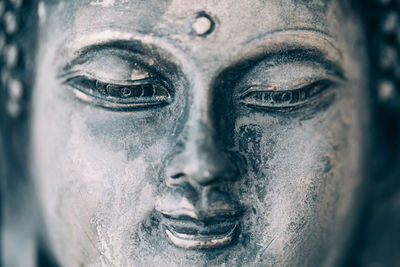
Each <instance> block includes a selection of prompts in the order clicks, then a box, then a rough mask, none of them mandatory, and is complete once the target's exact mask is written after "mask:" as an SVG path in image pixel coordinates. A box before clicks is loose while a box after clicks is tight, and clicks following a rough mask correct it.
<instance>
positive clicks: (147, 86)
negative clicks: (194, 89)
mask: <svg viewBox="0 0 400 267" xmlns="http://www.w3.org/2000/svg"><path fill="white" fill-rule="evenodd" d="M66 77H67V78H64V82H63V83H64V84H66V85H67V86H69V87H70V88H71V89H72V92H73V93H74V95H75V96H76V97H77V98H78V99H79V100H82V101H84V102H87V103H90V104H93V105H95V106H99V107H102V108H105V109H110V110H118V111H133V110H138V109H147V108H151V107H156V106H164V105H168V104H170V103H171V102H172V93H171V90H170V88H171V86H170V85H169V83H167V81H165V80H162V79H159V78H156V77H148V78H144V79H138V80H124V81H122V80H121V81H120V80H108V81H102V80H101V79H99V78H97V77H95V76H94V75H91V74H87V73H85V74H82V73H75V74H73V75H71V74H70V75H66Z"/></svg>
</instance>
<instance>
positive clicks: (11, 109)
mask: <svg viewBox="0 0 400 267" xmlns="http://www.w3.org/2000/svg"><path fill="white" fill-rule="evenodd" d="M6 108H7V113H8V114H9V115H10V116H11V117H13V118H16V117H18V116H19V114H21V106H20V105H19V103H18V102H16V101H8V102H7V107H6Z"/></svg>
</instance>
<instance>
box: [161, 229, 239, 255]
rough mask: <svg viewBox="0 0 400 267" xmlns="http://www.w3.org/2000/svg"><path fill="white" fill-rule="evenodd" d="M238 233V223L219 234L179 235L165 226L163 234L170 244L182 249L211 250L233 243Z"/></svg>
mask: <svg viewBox="0 0 400 267" xmlns="http://www.w3.org/2000/svg"><path fill="white" fill-rule="evenodd" d="M238 231H239V223H234V224H232V227H230V228H228V229H227V230H226V231H225V232H222V233H219V234H189V233H180V232H177V231H176V230H174V229H173V227H168V226H167V225H165V233H166V234H167V236H168V238H169V239H170V240H171V242H172V243H173V244H174V245H175V246H177V247H180V248H184V249H213V248H222V247H225V246H227V245H229V244H231V243H232V242H233V241H235V239H236V237H237V233H238Z"/></svg>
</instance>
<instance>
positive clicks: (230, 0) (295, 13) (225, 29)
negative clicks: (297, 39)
mask: <svg viewBox="0 0 400 267" xmlns="http://www.w3.org/2000/svg"><path fill="white" fill-rule="evenodd" d="M41 6H42V7H45V8H43V9H47V10H46V11H47V12H46V13H47V14H45V15H43V16H46V15H47V17H52V18H53V19H52V22H51V23H50V24H47V25H56V26H58V27H59V28H64V29H63V30H62V31H59V32H58V33H62V32H64V33H65V34H68V35H70V34H71V33H72V34H79V33H83V32H85V33H87V32H88V31H89V32H90V31H96V30H100V29H112V28H114V29H119V30H126V31H130V32H132V33H141V34H148V35H166V36H168V38H170V39H184V38H185V37H186V36H187V35H190V33H191V32H192V31H193V29H192V25H193V21H194V19H195V18H196V16H197V15H198V14H199V12H205V13H207V14H209V15H210V16H211V17H212V19H213V20H214V22H215V24H216V27H215V31H214V32H213V34H212V35H210V36H209V37H207V40H208V41H212V43H214V44H220V43H221V44H222V43H223V44H224V45H225V46H226V45H228V46H229V45H230V44H232V45H237V44H238V42H243V41H247V40H251V39H255V38H257V36H259V35H262V34H263V33H267V32H271V31H276V30H285V29H290V28H305V29H307V28H312V29H315V30H319V31H322V32H327V33H330V34H335V32H334V31H335V30H336V29H335V25H336V23H337V21H338V20H339V21H340V14H339V12H337V10H340V8H338V1H327V0H312V1H305V0H304V1H303V0H268V1H266V0H248V1H237V0H224V1H217V0H196V1H192V0H165V1H160V0H146V1H141V0H134V1H127V0H82V1H65V0H63V1H53V0H52V1H45V2H42V3H41ZM39 14H40V12H39ZM227 40H229V42H230V43H226V41H227ZM203 43H207V42H204V40H203Z"/></svg>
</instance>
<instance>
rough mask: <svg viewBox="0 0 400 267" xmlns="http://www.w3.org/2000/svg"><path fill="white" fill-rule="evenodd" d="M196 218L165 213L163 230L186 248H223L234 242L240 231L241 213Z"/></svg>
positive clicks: (173, 240)
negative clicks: (239, 219)
mask: <svg viewBox="0 0 400 267" xmlns="http://www.w3.org/2000/svg"><path fill="white" fill-rule="evenodd" d="M229 214H230V215H226V216H222V215H221V214H219V215H217V216H209V217H207V218H203V219H194V218H191V217H188V216H177V217H171V216H170V215H168V214H163V213H162V215H163V217H164V219H163V223H162V224H163V230H164V231H165V234H166V235H167V237H168V238H169V240H170V241H171V242H172V243H173V244H174V245H175V246H177V247H180V248H184V249H204V250H206V249H213V248H222V247H225V246H227V245H229V244H231V243H233V242H234V241H235V240H236V238H237V236H238V233H239V228H240V227H239V226H240V223H239V221H238V217H239V214H235V215H233V216H232V212H230V213H229Z"/></svg>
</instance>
